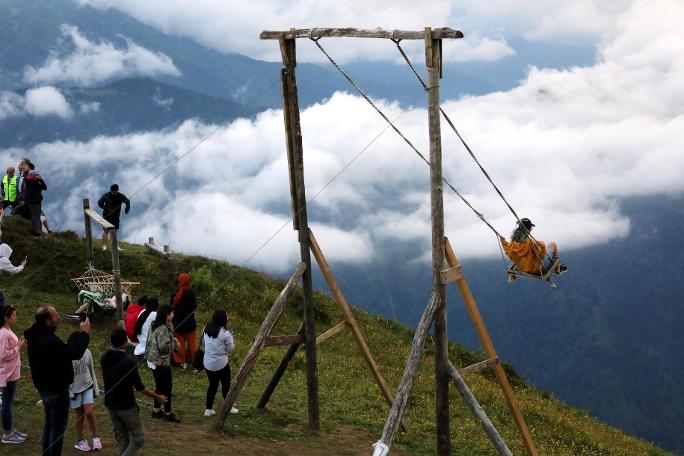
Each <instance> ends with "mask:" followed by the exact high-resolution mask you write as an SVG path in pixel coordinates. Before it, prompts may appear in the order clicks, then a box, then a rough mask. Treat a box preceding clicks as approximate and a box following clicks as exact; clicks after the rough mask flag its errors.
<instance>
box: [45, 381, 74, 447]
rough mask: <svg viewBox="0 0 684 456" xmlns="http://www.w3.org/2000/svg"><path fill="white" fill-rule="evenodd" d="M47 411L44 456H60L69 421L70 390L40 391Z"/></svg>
mask: <svg viewBox="0 0 684 456" xmlns="http://www.w3.org/2000/svg"><path fill="white" fill-rule="evenodd" d="M39 393H40V398H41V399H42V400H43V409H44V410H45V426H43V453H42V456H53V455H54V456H60V455H61V454H62V443H64V432H65V431H66V427H67V420H68V419H69V389H68V388H64V389H63V390H60V391H39Z"/></svg>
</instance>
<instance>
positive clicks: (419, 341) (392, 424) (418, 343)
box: [375, 293, 439, 452]
mask: <svg viewBox="0 0 684 456" xmlns="http://www.w3.org/2000/svg"><path fill="white" fill-rule="evenodd" d="M438 306H439V297H438V295H437V294H436V293H432V296H430V301H428V304H427V306H426V307H425V310H424V311H423V316H422V317H421V318H420V322H419V323H418V328H416V332H415V334H414V335H413V341H412V343H411V351H410V352H409V357H408V360H407V361H406V367H405V368H404V374H403V375H402V376H401V383H399V389H397V395H396V396H395V398H394V402H393V403H392V408H391V409H390V411H389V414H388V415H387V420H385V427H384V428H383V430H382V437H380V440H379V441H378V442H377V443H376V445H375V446H376V452H377V448H378V447H383V446H384V447H386V448H388V449H389V448H390V447H391V446H392V442H394V438H395V437H396V436H397V431H398V430H399V423H400V421H401V418H402V416H403V415H404V409H405V408H406V402H407V401H408V397H409V394H410V393H411V388H413V382H414V381H415V379H416V372H417V371H418V367H419V366H420V360H421V359H422V357H423V348H424V347H425V341H426V340H427V336H428V333H429V331H430V327H431V326H432V321H433V320H434V318H435V312H436V310H437V307H438Z"/></svg>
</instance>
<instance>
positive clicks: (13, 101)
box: [0, 91, 24, 120]
mask: <svg viewBox="0 0 684 456" xmlns="http://www.w3.org/2000/svg"><path fill="white" fill-rule="evenodd" d="M23 114H24V97H22V96H21V95H19V94H17V93H14V92H6V91H0V120H3V119H7V118H9V117H18V116H21V115H23Z"/></svg>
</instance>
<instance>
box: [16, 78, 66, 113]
mask: <svg viewBox="0 0 684 456" xmlns="http://www.w3.org/2000/svg"><path fill="white" fill-rule="evenodd" d="M24 97H25V100H24V109H25V110H26V112H27V113H28V114H31V115H33V116H36V117H42V116H50V115H55V116H58V117H61V118H63V119H68V118H70V117H71V116H72V114H73V112H72V110H71V106H70V105H69V102H68V101H67V100H66V98H64V95H62V93H61V92H60V91H59V90H57V89H55V88H54V87H51V86H45V87H39V88H37V89H29V90H27V91H26V95H25V96H24Z"/></svg>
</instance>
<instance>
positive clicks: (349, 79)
mask: <svg viewBox="0 0 684 456" xmlns="http://www.w3.org/2000/svg"><path fill="white" fill-rule="evenodd" d="M309 39H310V40H311V41H313V42H314V44H315V45H316V46H317V47H318V49H320V50H321V52H322V53H323V54H324V55H325V56H326V57H327V58H328V60H329V61H330V63H331V64H332V65H333V66H334V67H335V68H336V69H337V71H339V72H340V73H341V74H342V76H344V78H345V79H346V80H347V81H349V83H350V84H351V85H352V87H354V89H355V90H356V91H357V92H358V93H359V94H360V95H361V96H362V97H363V98H364V99H365V100H366V101H367V102H368V103H369V104H370V105H371V106H372V107H373V109H375V111H376V112H377V113H378V114H380V117H382V118H383V119H384V120H385V122H387V123H388V124H389V125H390V127H392V129H393V130H394V131H395V132H396V133H397V134H398V135H399V136H400V137H401V139H403V140H404V141H405V142H406V144H408V145H409V147H410V148H411V149H413V151H414V152H415V153H416V154H417V155H418V157H420V159H421V160H423V161H424V162H425V163H426V164H427V165H428V166H430V161H429V160H428V159H427V158H425V155H423V154H422V153H421V152H420V151H419V150H418V149H417V148H416V146H414V145H413V143H412V142H411V141H410V140H409V139H408V138H407V137H406V136H404V134H403V133H402V132H401V131H400V130H399V128H397V126H396V125H394V123H392V121H391V120H390V119H389V118H388V117H387V116H386V115H385V113H383V112H382V110H380V108H378V107H377V105H376V104H375V103H374V102H373V100H371V99H370V97H369V96H368V95H366V93H365V92H364V91H363V90H361V88H360V87H359V86H358V85H357V84H356V82H354V80H353V79H352V78H351V76H349V75H348V74H347V73H346V72H345V71H344V70H343V69H342V67H340V65H339V64H338V63H337V62H336V61H335V60H334V59H333V58H332V57H331V56H330V54H328V53H327V52H326V50H325V49H324V48H323V46H321V44H320V43H319V42H318V41H319V40H320V39H321V38H320V37H319V38H313V37H312V36H311V34H309ZM421 82H422V80H421ZM423 87H424V88H425V90H428V87H427V86H425V84H424V83H423ZM442 181H443V182H444V183H445V184H446V185H447V186H448V187H449V188H450V189H451V190H452V191H453V192H454V193H455V194H456V195H457V196H458V197H459V198H460V199H461V201H463V202H464V203H465V205H466V206H468V207H469V208H470V210H472V211H473V213H475V215H476V216H477V217H478V218H479V219H480V220H482V222H483V223H484V224H485V225H487V226H488V227H489V229H490V230H492V231H493V232H494V234H496V235H497V237H499V238H503V236H501V234H499V232H498V231H497V230H496V228H494V227H493V226H492V224H491V223H489V222H488V221H487V219H485V217H484V215H483V214H482V213H481V212H479V211H478V210H477V209H475V208H474V207H473V205H472V204H470V202H469V201H468V200H467V199H466V198H465V197H464V196H463V195H462V194H461V192H459V191H458V190H457V189H456V188H455V187H454V186H453V185H451V183H450V182H449V181H447V180H446V178H445V177H442Z"/></svg>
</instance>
